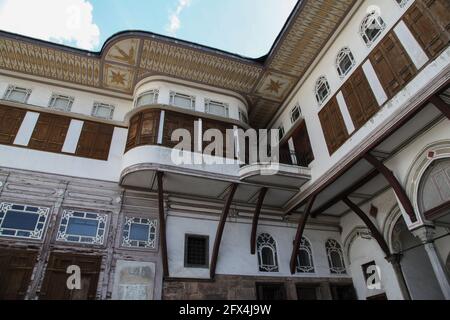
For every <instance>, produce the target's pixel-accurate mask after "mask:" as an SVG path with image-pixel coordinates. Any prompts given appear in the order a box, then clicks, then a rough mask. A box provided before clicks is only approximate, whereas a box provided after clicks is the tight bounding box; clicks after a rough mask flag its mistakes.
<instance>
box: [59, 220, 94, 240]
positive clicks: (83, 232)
mask: <svg viewBox="0 0 450 320" xmlns="http://www.w3.org/2000/svg"><path fill="white" fill-rule="evenodd" d="M97 228H98V221H97V220H88V219H79V218H70V219H69V224H68V226H67V231H66V233H67V234H72V235H77V236H86V237H95V236H96V235H97Z"/></svg>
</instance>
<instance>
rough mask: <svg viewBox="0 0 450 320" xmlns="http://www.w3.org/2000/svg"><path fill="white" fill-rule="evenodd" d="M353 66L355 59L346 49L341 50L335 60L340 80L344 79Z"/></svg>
mask: <svg viewBox="0 0 450 320" xmlns="http://www.w3.org/2000/svg"><path fill="white" fill-rule="evenodd" d="M354 65H355V58H354V57H353V53H352V52H351V51H350V49H349V48H348V47H345V48H342V49H341V51H339V53H338V55H337V58H336V68H337V71H338V73H339V76H340V77H341V78H343V77H345V76H346V75H347V74H348V73H349V72H350V70H352V68H353V66H354Z"/></svg>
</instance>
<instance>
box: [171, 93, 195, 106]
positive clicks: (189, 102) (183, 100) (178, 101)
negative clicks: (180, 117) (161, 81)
mask: <svg viewBox="0 0 450 320" xmlns="http://www.w3.org/2000/svg"><path fill="white" fill-rule="evenodd" d="M170 105H172V106H176V107H180V108H183V109H189V110H194V109H195V97H194V96H189V95H186V94H182V93H177V92H173V91H172V92H170Z"/></svg>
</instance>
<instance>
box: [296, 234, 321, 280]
mask: <svg viewBox="0 0 450 320" xmlns="http://www.w3.org/2000/svg"><path fill="white" fill-rule="evenodd" d="M302 250H303V251H306V253H307V254H308V256H309V261H310V265H309V266H305V265H301V264H300V262H301V261H300V251H302ZM296 272H297V273H304V274H311V273H316V269H315V266H314V254H313V250H312V246H311V242H310V241H309V240H308V239H306V238H305V237H302V239H301V241H300V245H299V249H298V254H297V266H296Z"/></svg>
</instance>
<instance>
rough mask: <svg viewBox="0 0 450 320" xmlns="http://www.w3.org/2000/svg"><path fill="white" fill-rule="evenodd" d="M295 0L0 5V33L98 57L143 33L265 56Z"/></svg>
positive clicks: (21, 1) (54, 0) (20, 0)
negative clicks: (125, 37)
mask: <svg viewBox="0 0 450 320" xmlns="http://www.w3.org/2000/svg"><path fill="white" fill-rule="evenodd" d="M296 2H297V0H39V1H36V0H0V29H2V30H6V31H10V32H14V33H19V34H23V35H27V36H30V37H34V38H39V39H43V40H48V41H53V42H57V43H63V44H67V45H71V46H74V47H78V48H82V49H87V50H93V51H99V50H100V49H101V46H102V45H103V43H104V41H105V40H106V39H107V38H109V37H110V36H111V35H113V34H114V33H116V32H119V31H123V30H130V29H135V30H145V31H151V32H155V33H159V34H164V35H169V36H173V37H176V38H180V39H184V40H188V41H193V42H196V43H200V44H204V45H208V46H211V47H214V48H219V49H222V50H226V51H229V52H233V53H238V54H241V55H244V56H248V57H260V56H262V55H265V54H266V53H267V52H268V51H269V49H270V47H271V45H272V43H273V42H274V40H275V38H276V36H277V35H278V33H279V32H280V30H281V28H282V27H283V25H284V23H285V22H286V19H287V18H288V16H289V14H290V13H291V11H292V10H293V8H294V6H295V3H296Z"/></svg>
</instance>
